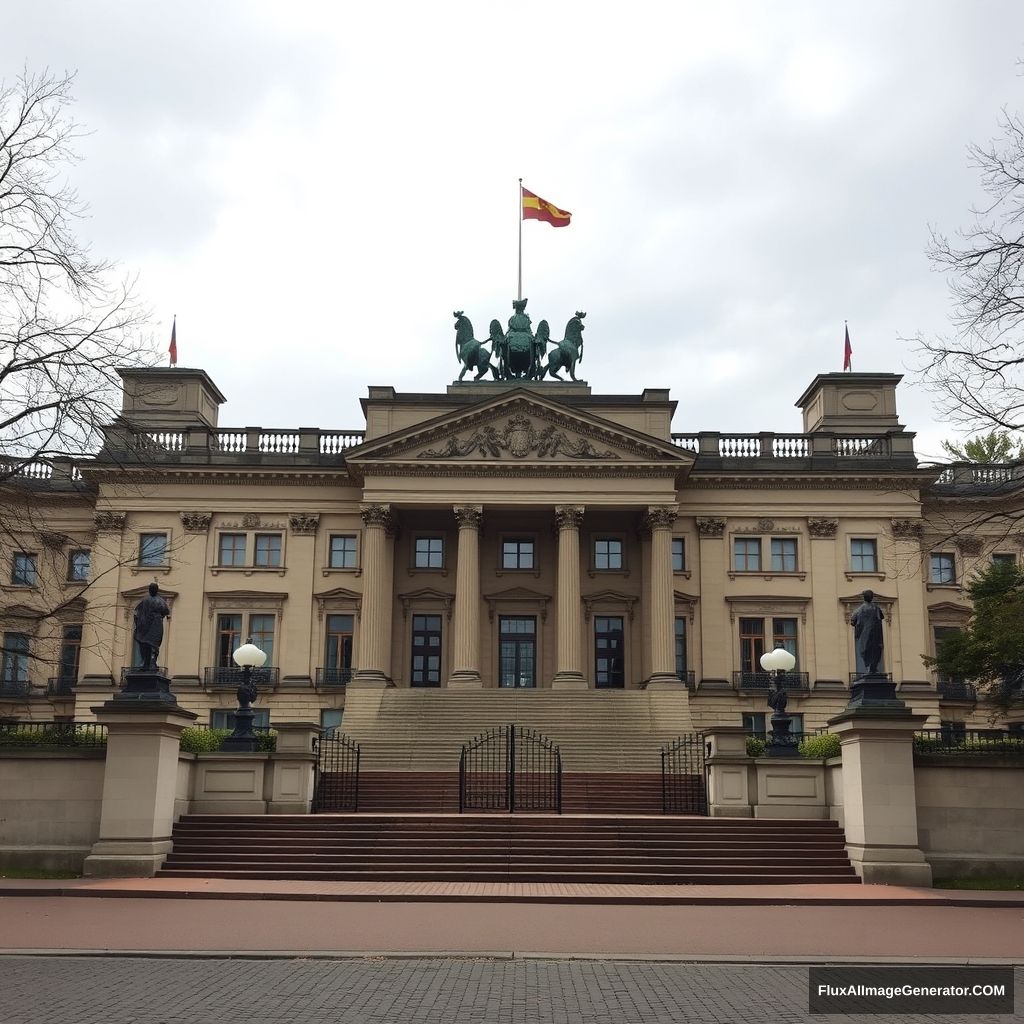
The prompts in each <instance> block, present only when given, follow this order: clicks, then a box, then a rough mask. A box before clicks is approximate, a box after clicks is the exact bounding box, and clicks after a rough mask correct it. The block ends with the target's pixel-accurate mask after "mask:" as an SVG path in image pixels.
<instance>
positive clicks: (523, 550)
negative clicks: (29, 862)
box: [0, 369, 1024, 729]
mask: <svg viewBox="0 0 1024 1024" xmlns="http://www.w3.org/2000/svg"><path fill="white" fill-rule="evenodd" d="M123 377H124V380H125V396H126V397H125V404H124V409H123V413H122V416H121V418H120V419H119V420H118V421H117V422H116V423H113V424H111V425H110V426H109V427H108V428H107V429H106V443H105V445H104V446H103V448H102V450H100V451H99V452H98V453H97V454H96V457H95V458H94V459H91V460H82V461H81V462H79V463H77V465H76V466H70V465H69V466H52V467H30V468H29V469H27V470H26V471H25V472H24V473H22V474H21V475H19V476H18V477H16V478H14V480H13V481H11V482H9V483H8V485H6V486H5V488H4V492H5V494H4V501H5V504H6V507H7V508H8V509H14V510H15V512H14V513H13V514H11V515H9V516H8V520H9V521H10V522H12V523H14V524H15V525H16V527H17V530H16V533H15V536H14V537H11V536H7V537H5V538H3V540H2V541H0V566H2V570H3V577H2V582H0V630H2V631H3V632H4V633H5V635H6V636H7V637H11V636H20V637H24V638H26V639H25V640H24V641H18V643H23V644H24V645H25V646H26V647H27V650H28V652H29V653H28V656H27V657H26V658H25V659H23V660H18V659H19V657H20V656H19V655H18V653H17V651H15V652H14V653H10V652H9V653H8V655H7V660H6V661H5V668H4V676H5V678H4V682H3V688H2V690H0V717H7V718H19V719H35V720H46V719H52V718H54V717H64V718H67V717H71V716H74V717H75V718H78V719H89V718H91V717H92V711H91V710H90V709H91V708H92V707H94V706H96V705H99V704H100V703H102V701H104V700H105V699H107V698H108V697H109V696H110V695H111V693H112V692H113V691H114V690H115V689H116V687H117V686H118V685H119V683H120V680H121V676H122V672H123V670H124V669H125V668H126V667H127V666H130V665H131V664H133V644H132V635H131V633H132V629H131V625H132V609H133V608H134V606H135V604H136V603H137V602H138V601H139V599H140V598H141V597H142V595H143V594H144V593H145V591H146V587H147V586H148V584H149V583H151V582H154V581H155V582H156V583H157V584H158V585H159V586H160V589H161V592H162V593H163V595H164V596H165V597H166V599H167V600H168V603H169V605H170V607H171V618H170V620H169V621H168V623H167V630H166V636H165V642H164V645H163V648H162V649H161V652H160V659H159V661H160V664H161V665H162V666H165V667H166V669H167V673H168V674H169V675H170V676H171V677H172V679H173V686H174V691H175V692H176V694H177V696H178V699H179V702H180V704H181V705H182V707H183V708H185V709H187V710H189V711H192V712H194V713H196V714H197V715H199V716H200V717H199V720H200V721H201V722H210V723H211V724H224V722H225V720H226V716H227V714H228V713H229V712H230V710H231V709H233V708H234V707H235V704H236V701H235V687H236V685H237V681H238V679H237V673H236V672H235V671H234V670H233V669H232V664H231V660H230V656H231V652H232V650H233V649H234V648H236V647H237V646H239V645H240V644H241V643H244V642H245V640H246V639H247V638H249V637H252V638H253V641H254V642H255V643H257V644H258V645H259V646H261V647H262V648H263V649H264V650H265V651H266V652H267V653H268V662H267V668H266V669H265V670H263V672H262V674H261V676H260V677H259V678H258V682H259V684H260V691H261V694H260V700H259V703H258V705H257V710H258V712H260V713H261V714H262V716H263V718H264V720H269V722H270V723H271V724H273V723H284V722H306V721H313V722H317V721H320V722H322V723H323V724H325V725H333V724H336V723H337V722H338V721H340V719H341V712H342V710H343V708H344V704H345V695H346V693H347V692H348V691H349V689H350V688H351V687H373V686H381V687H386V686H389V685H394V686H398V687H409V686H441V687H452V688H482V689H489V688H495V687H499V686H535V687H540V688H545V687H552V688H560V689H570V690H571V689H592V688H603V687H610V688H618V687H622V688H626V689H630V688H638V687H645V686H648V687H654V688H662V687H669V688H677V689H678V690H679V691H680V693H681V694H682V695H683V697H684V698H685V700H686V702H687V705H688V708H689V717H690V721H691V723H692V726H693V727H695V728H700V727H704V726H709V725H736V726H740V725H747V726H748V727H752V728H756V727H758V725H760V724H761V722H763V719H758V717H757V716H764V715H765V712H766V708H765V694H766V683H765V680H764V677H763V674H761V673H760V667H759V665H758V663H757V657H758V654H759V653H760V652H761V651H763V650H767V649H770V648H771V647H772V646H774V645H775V644H782V645H784V646H787V647H788V648H790V649H791V650H792V651H793V653H794V654H795V655H796V657H797V669H796V671H797V672H798V673H799V675H798V676H795V677H794V686H793V688H792V693H791V700H790V704H789V711H790V712H792V713H795V714H796V715H798V716H802V724H803V726H804V728H805V729H813V728H818V727H820V726H823V725H824V724H825V722H826V721H827V720H828V719H829V718H830V717H832V716H834V715H835V714H837V713H838V712H839V711H841V710H842V708H843V707H844V706H845V704H846V701H847V699H848V687H849V682H850V680H851V677H852V676H853V675H854V674H856V672H857V669H858V666H857V664H856V659H855V654H854V646H853V637H852V630H851V628H850V626H849V622H848V618H849V614H850V612H851V610H852V609H853V608H854V607H856V605H857V604H858V603H859V602H860V594H861V592H862V591H863V590H865V589H871V590H873V591H874V592H875V594H876V600H877V601H878V603H879V605H880V606H881V607H882V609H883V611H884V612H885V615H886V623H885V642H886V648H885V659H884V665H883V669H884V670H885V671H886V672H889V673H891V674H892V677H893V679H894V680H895V682H896V683H897V685H898V688H899V695H900V696H901V697H902V698H903V699H904V700H905V701H906V702H907V704H908V705H909V706H910V707H911V708H912V709H913V711H914V713H915V714H918V715H921V716H924V717H925V718H926V720H927V724H928V725H929V726H938V725H939V723H940V722H965V723H972V724H977V725H989V724H990V719H991V716H990V715H989V711H988V708H987V707H986V706H985V704H984V702H981V703H979V702H978V701H976V700H974V699H971V691H970V687H963V686H961V687H960V688H957V687H950V686H947V685H944V686H943V687H941V688H940V687H939V686H938V685H937V680H936V679H935V677H934V675H933V674H931V673H929V671H928V670H926V668H925V666H924V664H923V662H922V655H927V654H930V653H933V651H934V644H935V639H936V636H937V635H938V636H941V630H942V629H948V628H956V627H957V626H958V625H962V624H963V622H965V621H966V618H967V616H968V615H969V612H970V609H969V606H968V604H967V601H966V598H965V596H964V593H963V590H962V583H963V581H964V579H965V578H967V577H968V576H969V574H970V572H971V571H972V569H973V568H974V567H975V566H977V565H979V564H981V563H983V562H984V561H985V560H986V559H989V558H991V557H992V556H993V554H1002V555H1008V554H1012V555H1013V556H1014V557H1016V558H1020V557H1021V555H1022V553H1024V549H1022V547H1021V539H1020V537H1018V536H1016V535H1013V534H1012V533H1009V532H1007V531H1006V530H1005V529H1004V528H1002V526H1001V521H1000V519H999V518H998V517H996V518H994V519H993V518H991V517H986V516H979V515H977V509H978V508H991V507H993V505H998V504H999V503H1000V502H1003V503H1005V502H1006V501H1007V500H1009V499H1015V498H1019V494H1020V490H1021V488H1022V486H1024V467H1022V466H1021V465H1016V466H1009V467H985V469H986V471H987V472H988V473H989V474H991V472H992V471H993V469H998V470H999V471H1000V473H1002V474H1003V475H1002V476H1000V477H999V479H998V480H996V481H995V482H994V483H993V480H992V479H991V478H990V477H985V476H982V477H979V476H978V472H977V470H976V469H972V468H971V467H959V466H958V467H950V468H947V469H944V470H943V469H940V468H927V467H922V466H921V465H919V463H918V461H917V459H916V457H915V455H914V450H913V434H912V433H910V432H908V431H906V430H905V429H904V427H903V426H901V425H900V424H899V423H898V421H897V414H896V385H897V383H898V381H899V378H898V377H897V376H895V375H891V374H851V373H847V374H825V375H821V376H819V377H817V378H815V380H814V381H813V382H812V383H811V385H810V386H809V387H808V389H807V390H806V391H805V392H804V394H803V396H802V397H801V398H800V401H799V403H798V404H799V405H800V406H801V408H802V409H803V413H804V432H803V433H794V434H775V433H757V434H750V435H736V434H729V433H721V432H717V431H702V432H693V433H679V432H674V431H673V429H672V428H673V416H674V414H675V412H676V403H675V401H673V400H672V398H671V397H670V394H669V392H668V391H667V390H662V389H646V390H645V391H644V392H643V393H642V394H640V395H595V394H593V393H592V392H591V389H590V388H589V387H588V386H587V385H586V384H584V383H561V382H542V383H526V382H520V383H518V384H497V383H493V382H484V381H481V382H479V383H476V382H473V383H470V382H466V383H461V384H453V385H451V386H449V387H448V388H447V389H446V390H445V391H444V392H442V393H432V394H398V393H396V392H395V391H394V390H393V389H391V388H380V387H374V388H370V389H369V393H368V396H367V398H365V399H364V400H363V407H364V410H365V416H366V423H365V427H364V428H363V429H351V430H323V429H318V430H308V429H303V430H294V431H264V430H261V429H259V428H234V429H231V428H221V427H219V426H218V408H219V406H220V404H221V403H222V402H223V401H224V399H223V396H222V395H221V393H220V392H219V391H218V390H217V388H216V386H215V385H214V384H213V382H212V381H211V380H210V379H209V378H208V377H207V376H206V374H205V373H203V372H202V371H195V370H186V369H181V370H178V369H164V370H132V371H124V373H123ZM993 488H995V490H993ZM30 567H31V571H29V568H30ZM47 612H52V613H53V614H49V615H48V614H46V613H47ZM936 630H938V631H939V632H938V633H937V632H936ZM5 643H6V641H5ZM6 645H7V646H8V647H9V648H10V644H9V643H8V644H6ZM744 716H753V717H748V718H744Z"/></svg>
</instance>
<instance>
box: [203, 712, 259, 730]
mask: <svg viewBox="0 0 1024 1024" xmlns="http://www.w3.org/2000/svg"><path fill="white" fill-rule="evenodd" d="M252 725H253V728H254V729H269V728H270V712H269V711H268V710H267V709H266V708H259V709H257V708H253V709H252ZM234 727H235V713H234V711H211V712H210V728H211V729H234Z"/></svg>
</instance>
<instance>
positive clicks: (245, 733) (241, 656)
mask: <svg viewBox="0 0 1024 1024" xmlns="http://www.w3.org/2000/svg"><path fill="white" fill-rule="evenodd" d="M231 657H232V659H233V660H234V662H235V664H236V665H238V667H239V668H241V670H242V682H241V685H240V686H239V687H238V691H237V693H238V710H237V711H236V712H235V728H234V730H233V731H232V733H231V735H230V736H228V737H227V738H226V739H225V740H224V742H223V743H222V744H221V745H220V749H221V750H233V751H241V752H244V753H252V752H253V751H254V750H255V749H256V734H255V733H254V732H253V730H252V720H253V718H254V717H255V712H254V711H253V710H252V706H251V705H252V703H253V701H254V700H256V696H257V693H258V692H259V691H258V690H257V689H256V684H255V683H254V682H253V681H252V670H253V669H254V668H263V666H264V665H265V664H266V663H267V656H266V654H265V653H264V652H263V651H261V650H260V649H259V648H258V647H257V646H256V645H255V644H254V643H253V642H252V638H251V637H250V638H249V640H248V641H247V642H246V643H244V644H242V646H241V647H239V648H238V649H237V650H236V651H235V652H234V653H233V654H232V655H231Z"/></svg>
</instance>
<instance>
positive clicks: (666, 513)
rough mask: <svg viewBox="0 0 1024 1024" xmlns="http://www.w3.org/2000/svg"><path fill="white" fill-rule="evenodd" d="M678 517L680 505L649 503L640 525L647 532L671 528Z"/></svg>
mask: <svg viewBox="0 0 1024 1024" xmlns="http://www.w3.org/2000/svg"><path fill="white" fill-rule="evenodd" d="M678 518H679V506H678V505H648V506H647V511H645V512H644V515H643V519H642V520H641V523H640V526H641V529H642V530H643V531H644V532H645V533H653V532H654V531H655V530H671V529H672V527H673V526H674V525H675V522H676V520H677V519H678Z"/></svg>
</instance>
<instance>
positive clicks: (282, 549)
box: [210, 526, 288, 576]
mask: <svg viewBox="0 0 1024 1024" xmlns="http://www.w3.org/2000/svg"><path fill="white" fill-rule="evenodd" d="M264 537H267V538H277V541H278V545H277V548H278V551H277V553H278V561H277V562H276V563H262V562H260V561H259V557H260V556H259V555H258V553H257V545H258V543H259V540H260V538H264ZM239 538H241V539H242V550H241V552H240V554H239V552H237V551H236V552H234V553H233V556H232V559H231V560H230V561H225V560H224V555H225V547H224V543H225V541H226V540H229V539H230V540H238V539H239ZM287 554H288V542H287V540H286V539H285V531H284V530H283V529H280V528H274V527H254V528H252V529H239V528H238V527H237V526H226V527H224V528H218V529H217V531H216V540H215V550H214V554H213V559H214V561H213V564H212V565H211V566H210V572H211V573H212V574H213V575H217V574H218V573H221V572H242V573H245V575H247V576H248V575H250V574H251V573H254V572H257V573H263V572H267V573H274V572H276V573H277V574H278V575H279V576H283V575H284V573H285V558H286V557H287ZM236 559H237V560H236Z"/></svg>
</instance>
